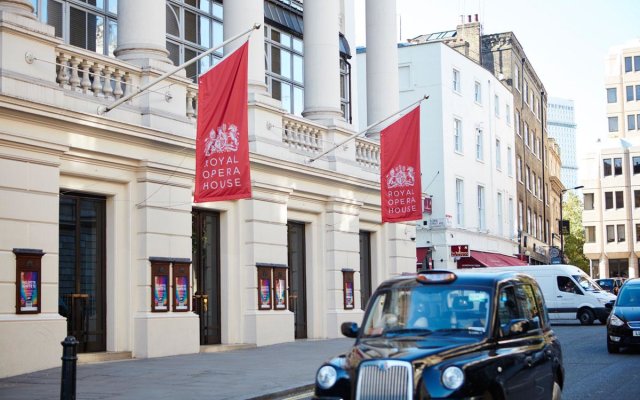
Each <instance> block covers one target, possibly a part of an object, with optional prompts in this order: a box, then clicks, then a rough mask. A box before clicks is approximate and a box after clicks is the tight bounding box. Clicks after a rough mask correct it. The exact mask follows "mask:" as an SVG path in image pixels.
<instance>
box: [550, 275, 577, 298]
mask: <svg viewBox="0 0 640 400" xmlns="http://www.w3.org/2000/svg"><path fill="white" fill-rule="evenodd" d="M556 280H557V283H558V289H560V291H562V292H565V293H573V294H582V292H581V291H580V289H578V286H577V285H576V283H575V282H574V281H573V280H572V279H571V278H569V277H568V276H558V277H557V278H556Z"/></svg>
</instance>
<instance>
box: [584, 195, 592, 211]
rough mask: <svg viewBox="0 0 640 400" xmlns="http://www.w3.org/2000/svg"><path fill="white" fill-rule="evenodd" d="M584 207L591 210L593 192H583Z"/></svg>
mask: <svg viewBox="0 0 640 400" xmlns="http://www.w3.org/2000/svg"><path fill="white" fill-rule="evenodd" d="M584 209H585V210H593V193H585V194H584Z"/></svg>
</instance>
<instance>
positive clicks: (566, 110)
mask: <svg viewBox="0 0 640 400" xmlns="http://www.w3.org/2000/svg"><path fill="white" fill-rule="evenodd" d="M575 115H576V113H575V107H574V103H573V100H571V99H561V98H559V97H549V99H548V100H547V118H548V119H547V129H548V130H549V137H552V138H554V139H555V140H556V142H557V143H558V145H559V146H560V158H561V160H562V169H561V171H560V174H561V179H562V183H563V185H564V187H566V188H573V187H576V186H578V159H577V156H576V154H577V150H576V131H577V127H576V118H575Z"/></svg>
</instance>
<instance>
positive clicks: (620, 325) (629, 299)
mask: <svg viewBox="0 0 640 400" xmlns="http://www.w3.org/2000/svg"><path fill="white" fill-rule="evenodd" d="M605 307H607V308H609V309H611V314H609V318H608V319H607V350H608V351H609V353H618V352H619V351H620V349H621V348H622V347H639V348H640V278H632V279H628V280H627V281H626V282H625V283H624V285H622V287H621V288H620V291H619V292H618V298H617V299H616V301H615V304H612V303H607V304H605Z"/></svg>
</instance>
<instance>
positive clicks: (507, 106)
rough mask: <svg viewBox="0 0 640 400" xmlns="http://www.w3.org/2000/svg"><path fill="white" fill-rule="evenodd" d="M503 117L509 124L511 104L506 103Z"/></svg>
mask: <svg viewBox="0 0 640 400" xmlns="http://www.w3.org/2000/svg"><path fill="white" fill-rule="evenodd" d="M505 114H506V115H505V118H506V120H507V124H509V125H511V105H509V104H507V105H506V106H505Z"/></svg>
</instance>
